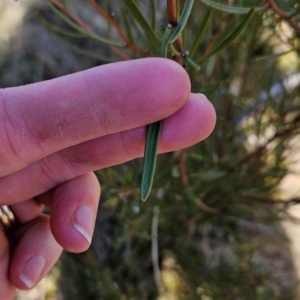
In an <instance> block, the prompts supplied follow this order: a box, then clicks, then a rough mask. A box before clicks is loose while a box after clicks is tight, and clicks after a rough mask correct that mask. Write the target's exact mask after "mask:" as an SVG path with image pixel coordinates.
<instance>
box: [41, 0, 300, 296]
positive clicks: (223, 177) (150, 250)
mask: <svg viewBox="0 0 300 300" xmlns="http://www.w3.org/2000/svg"><path fill="white" fill-rule="evenodd" d="M72 2H73V1H66V0H65V1H58V0H50V1H49V8H50V10H51V11H52V12H53V16H54V15H55V16H56V17H57V21H56V22H53V21H49V20H48V19H47V18H43V17H42V14H40V15H39V18H40V20H41V22H42V23H43V24H45V25H46V26H47V27H49V28H50V29H51V30H52V32H53V33H54V34H55V35H56V36H57V37H58V38H59V39H60V40H61V41H62V42H63V43H64V44H65V45H67V46H68V47H70V48H72V49H73V50H74V51H77V52H79V53H81V54H82V55H87V56H90V57H93V58H94V59H96V60H97V61H98V63H106V62H113V61H118V60H124V59H136V58H140V57H147V56H159V55H160V51H161V50H160V49H161V44H162V41H163V35H164V32H165V30H166V29H165V28H167V27H168V24H172V25H173V27H174V30H176V26H177V22H178V21H179V20H180V16H181V13H182V11H183V10H184V7H185V5H188V4H192V5H193V7H192V10H191V14H190V17H189V19H188V21H187V24H186V26H185V27H184V28H183V32H182V33H183V34H182V36H181V35H179V36H178V37H177V38H176V39H175V40H174V41H173V43H172V44H170V45H168V46H167V49H168V54H167V55H168V57H169V58H170V59H174V60H176V61H177V62H178V63H180V64H182V65H183V67H185V68H186V69H187V72H188V73H189V76H190V78H191V81H192V90H193V92H200V93H205V94H206V95H207V96H208V98H209V99H210V100H211V101H212V102H213V104H214V106H215V108H216V110H217V116H218V122H217V126H216V129H215V131H214V133H213V134H212V136H211V137H210V138H209V139H208V140H206V141H205V142H203V143H200V144H198V145H195V146H194V147H191V148H190V149H187V150H183V151H179V152H175V153H170V154H165V155H162V156H160V157H159V158H158V162H157V173H156V176H155V179H154V185H153V186H154V188H153V191H152V193H151V195H150V198H149V200H148V201H147V202H146V203H145V204H143V205H142V204H141V201H140V195H139V189H138V185H139V181H140V178H141V160H136V161H134V162H130V163H128V164H125V165H122V166H116V167H114V168H110V169H107V170H102V171H100V172H97V174H98V176H99V179H100V181H101V183H102V191H103V194H102V200H101V201H102V207H101V211H100V212H99V216H98V223H97V229H96V234H95V238H94V242H93V245H92V248H91V250H90V251H88V252H87V253H84V254H82V255H80V256H78V255H76V256H75V255H71V254H67V255H65V257H64V259H63V260H62V263H61V272H62V274H63V275H64V276H62V279H61V280H62V289H63V292H64V293H65V295H68V296H66V299H202V300H204V299H217V300H218V299H222V300H223V299H224V300H226V299H228V300H229V299H243V300H252V299H276V300H277V299H278V300H279V299H280V300H281V299H282V300H284V299H292V298H293V295H292V291H293V288H294V285H295V280H294V277H293V275H294V274H293V268H292V266H291V265H290V262H289V258H288V255H287V250H286V244H285V243H286V241H285V238H284V235H283V234H281V232H280V229H278V228H276V227H275V225H274V224H276V223H277V221H278V220H279V219H280V218H282V217H288V214H287V212H286V207H287V206H288V205H290V204H292V203H296V202H297V201H298V199H284V195H280V193H279V192H278V185H279V183H280V182H281V180H282V178H284V176H285V175H286V174H287V173H288V172H289V168H288V166H289V162H288V159H287V158H288V152H289V148H290V142H291V141H292V140H293V139H295V138H297V136H298V134H299V123H300V114H299V107H300V106H299V105H300V97H299V90H300V72H299V66H300V60H299V55H300V25H299V24H300V6H299V3H298V1H297V0H287V1H283V0H276V1H274V0H267V1H265V2H261V1H259V0H239V1H228V2H225V1H218V2H215V1H212V0H200V1H199V0H198V1H188V0H187V1H179V0H177V1H155V0H151V1H145V2H144V1H137V0H122V1H104V0H103V1H95V0H90V1H87V3H86V6H88V7H90V9H91V11H92V10H94V11H96V12H97V13H98V14H99V23H98V26H94V25H93V24H89V21H88V20H85V19H84V18H82V17H81V15H80V12H74V11H73V10H72ZM172 5H173V8H172ZM172 9H173V11H172ZM55 24H59V25H55ZM160 24H162V25H161V26H160ZM87 41H88V42H89V43H92V45H93V46H92V47H89V49H93V50H92V51H91V50H86V49H85V47H84V45H85V43H86V42H87ZM199 130H201V128H199ZM283 262H284V263H283ZM70 282H72V283H73V284H71V285H70V284H69V283H70Z"/></svg>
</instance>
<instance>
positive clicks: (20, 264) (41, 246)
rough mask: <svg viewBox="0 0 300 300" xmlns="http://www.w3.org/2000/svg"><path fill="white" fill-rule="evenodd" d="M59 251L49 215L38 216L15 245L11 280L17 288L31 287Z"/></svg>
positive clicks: (48, 268)
mask: <svg viewBox="0 0 300 300" xmlns="http://www.w3.org/2000/svg"><path fill="white" fill-rule="evenodd" d="M61 252H62V248H61V247H60V246H59V245H58V243H57V242H56V241H55V239H54V237H53V235H52V233H51V230H50V225H49V217H48V216H45V215H41V216H39V217H38V218H36V219H35V221H33V222H32V223H31V224H30V226H28V228H27V230H26V231H25V232H24V233H23V234H22V236H21V237H20V239H19V241H18V243H17V245H16V246H15V249H14V252H13V254H12V257H11V264H10V268H9V278H10V280H11V282H12V283H13V285H15V286H16V287H17V288H19V289H24V290H27V289H31V288H33V287H34V286H35V285H36V284H37V283H38V282H39V281H40V280H41V279H42V278H43V277H44V276H45V275H46V274H47V273H48V272H49V270H50V269H51V268H52V266H53V265H54V264H55V262H56V261H57V260H58V258H59V256H60V255H61Z"/></svg>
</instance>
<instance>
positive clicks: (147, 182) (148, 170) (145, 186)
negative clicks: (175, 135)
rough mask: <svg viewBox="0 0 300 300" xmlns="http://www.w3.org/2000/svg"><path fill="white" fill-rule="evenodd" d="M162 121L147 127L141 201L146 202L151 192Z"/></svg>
mask: <svg viewBox="0 0 300 300" xmlns="http://www.w3.org/2000/svg"><path fill="white" fill-rule="evenodd" d="M161 128H162V121H158V122H156V123H153V124H150V125H148V127H147V137H146V145H145V152H144V165H143V174H142V182H141V199H142V201H146V200H147V198H148V197H149V194H150V192H151V187H152V184H153V178H154V173H155V166H156V158H157V147H158V143H159V137H160V132H161Z"/></svg>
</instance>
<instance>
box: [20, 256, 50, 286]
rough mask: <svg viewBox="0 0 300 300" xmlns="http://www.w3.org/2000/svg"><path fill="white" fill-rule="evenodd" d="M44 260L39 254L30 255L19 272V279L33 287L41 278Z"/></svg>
mask: <svg viewBox="0 0 300 300" xmlns="http://www.w3.org/2000/svg"><path fill="white" fill-rule="evenodd" d="M45 264H46V260H45V258H44V257H43V256H41V255H35V256H32V257H31V258H30V259H29V260H28V261H27V263H26V265H25V267H24V269H23V271H22V272H21V274H20V279H21V280H22V281H23V282H24V284H25V285H26V286H27V287H28V288H30V289H31V288H33V287H34V286H35V285H36V284H37V283H38V281H39V280H40V279H41V277H42V276H41V275H42V272H43V270H44V267H45Z"/></svg>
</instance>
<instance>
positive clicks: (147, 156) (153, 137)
mask: <svg viewBox="0 0 300 300" xmlns="http://www.w3.org/2000/svg"><path fill="white" fill-rule="evenodd" d="M171 32H172V27H171V26H170V25H168V26H167V28H166V31H165V33H164V37H163V41H162V47H161V57H167V54H168V45H169V44H168V40H169V36H170V34H171ZM161 128H162V121H158V122H155V123H153V124H150V125H148V127H147V137H146V144H145V151H144V163H143V173H142V182H141V199H142V201H146V200H147V198H148V197H149V194H150V192H151V188H152V184H153V178H154V173H155V167H156V158H157V147H158V143H159V138H160V132H161Z"/></svg>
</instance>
